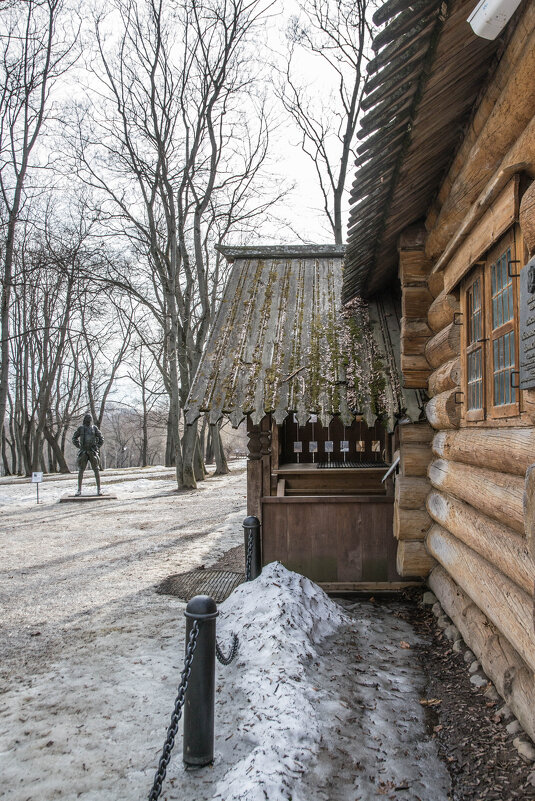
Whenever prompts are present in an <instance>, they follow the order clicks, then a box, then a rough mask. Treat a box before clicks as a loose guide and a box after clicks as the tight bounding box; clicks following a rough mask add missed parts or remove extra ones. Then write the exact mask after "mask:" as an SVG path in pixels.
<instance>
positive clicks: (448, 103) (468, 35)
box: [343, 0, 500, 301]
mask: <svg viewBox="0 0 535 801" xmlns="http://www.w3.org/2000/svg"><path fill="white" fill-rule="evenodd" d="M475 1H476V0H450V2H449V3H446V2H442V1H441V2H439V0H387V2H386V3H384V5H383V6H381V8H380V9H379V10H378V11H377V12H376V13H375V15H374V18H373V19H374V22H375V24H377V25H380V24H382V23H387V24H386V27H384V28H383V29H382V30H381V31H380V33H379V34H377V36H376V37H375V39H374V42H373V50H374V51H375V57H374V58H373V59H372V60H371V61H370V62H369V64H368V66H367V69H368V78H367V82H366V87H365V95H366V97H365V99H364V101H363V103H362V108H363V111H364V112H365V113H364V116H363V117H362V118H361V120H360V130H359V132H358V134H357V137H358V139H359V140H360V141H361V142H362V144H360V145H359V147H358V148H357V154H358V159H357V162H356V163H357V167H358V169H357V173H356V176H355V181H354V183H353V189H352V192H351V197H350V203H351V206H352V208H351V212H350V218H349V226H348V236H347V242H348V244H347V252H346V269H345V277H344V288H343V297H344V300H345V301H347V300H349V299H351V298H353V297H355V296H357V295H364V296H370V295H372V294H373V293H374V292H377V291H378V290H380V289H381V288H383V287H385V286H386V285H388V283H389V282H390V281H391V280H392V278H393V277H394V276H395V274H396V262H397V252H396V245H397V239H398V237H399V234H400V233H401V231H402V230H403V229H404V228H406V227H407V226H408V225H410V224H412V223H415V222H417V221H419V220H421V219H423V218H424V217H425V215H426V213H427V211H428V209H429V207H430V205H431V203H432V200H433V197H434V195H435V194H436V192H437V190H438V188H439V186H440V183H441V180H442V178H443V176H444V175H445V172H446V170H447V168H448V166H449V164H450V162H451V159H452V157H453V154H454V153H455V150H456V149H457V146H458V144H459V142H460V140H461V135H462V131H463V129H464V127H465V126H466V124H467V122H468V120H469V118H470V114H471V112H472V110H473V107H474V104H475V102H476V99H477V97H478V93H479V92H480V90H481V88H482V86H483V84H484V83H485V80H486V78H487V76H488V73H489V67H490V65H491V62H492V59H493V56H494V55H495V53H496V49H497V48H498V47H499V46H500V41H499V40H498V41H495V42H490V41H487V40H485V39H481V38H479V37H477V36H475V34H474V33H473V32H472V30H471V28H470V26H469V25H468V23H467V21H466V20H467V17H468V16H469V14H470V12H471V11H473V8H474V5H475Z"/></svg>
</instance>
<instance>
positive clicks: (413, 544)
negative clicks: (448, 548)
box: [396, 540, 436, 577]
mask: <svg viewBox="0 0 535 801" xmlns="http://www.w3.org/2000/svg"><path fill="white" fill-rule="evenodd" d="M435 565H436V560H435V559H433V557H432V556H430V555H429V554H428V553H427V549H426V547H425V545H424V543H423V542H420V541H418V540H417V541H413V540H401V541H400V542H398V552H397V557H396V567H397V571H398V573H399V575H400V576H422V577H425V576H428V575H429V573H430V572H431V570H432V569H433V567H434V566H435Z"/></svg>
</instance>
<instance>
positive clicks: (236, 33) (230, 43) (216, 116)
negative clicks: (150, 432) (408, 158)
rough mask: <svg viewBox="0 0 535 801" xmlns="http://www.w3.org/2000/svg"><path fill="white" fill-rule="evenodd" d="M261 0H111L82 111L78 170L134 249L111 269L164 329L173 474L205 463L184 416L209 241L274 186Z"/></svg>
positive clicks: (212, 291) (198, 473) (265, 199)
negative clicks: (259, 88) (259, 58)
mask: <svg viewBox="0 0 535 801" xmlns="http://www.w3.org/2000/svg"><path fill="white" fill-rule="evenodd" d="M269 5H270V3H269V0H268V2H267V3H264V4H263V3H262V2H261V0H231V2H228V0H186V2H182V3H180V4H178V3H177V4H175V3H168V4H167V5H166V6H165V7H164V4H163V2H162V0H150V2H148V3H140V2H137V0H115V2H114V16H113V21H114V25H115V26H116V29H117V27H120V34H119V36H118V42H117V37H114V42H112V44H111V45H110V44H108V42H107V40H106V35H105V34H106V25H107V24H108V22H107V20H106V19H105V18H103V17H100V18H98V19H97V24H96V40H97V45H98V62H97V61H96V62H95V63H94V64H93V69H94V75H95V76H96V77H97V78H98V80H99V81H100V90H99V94H98V97H94V100H93V105H92V107H91V109H89V110H84V113H83V115H81V116H80V117H79V118H78V123H77V125H78V127H77V140H76V163H77V166H78V170H79V174H80V176H81V177H82V179H83V180H84V181H85V182H86V183H87V184H89V185H91V187H93V188H94V189H96V190H98V191H100V192H101V193H102V197H103V198H105V199H106V200H105V202H104V205H105V208H106V210H107V213H108V224H109V226H110V231H111V230H115V231H117V232H119V233H120V234H121V235H122V236H124V235H125V234H126V236H127V238H128V249H129V251H130V254H131V259H130V263H131V264H133V263H134V262H135V270H133V269H131V268H130V267H128V266H126V267H125V269H124V270H122V271H120V270H119V271H117V270H115V272H114V273H113V275H111V276H110V279H111V280H112V281H113V283H114V285H115V286H117V287H119V288H121V289H122V290H124V291H125V292H127V293H128V294H129V295H130V297H131V298H133V299H134V300H135V301H136V302H138V303H139V304H141V305H143V306H144V307H145V309H147V310H148V311H149V312H150V314H151V315H152V316H153V319H154V321H155V323H156V324H157V325H158V326H159V328H160V330H161V332H162V339H163V350H162V358H161V360H160V361H159V365H160V367H161V370H162V378H163V380H164V384H165V387H166V390H167V391H168V393H169V420H170V426H169V439H170V442H171V443H172V448H173V452H174V461H175V463H176V473H177V482H178V485H179V486H189V487H194V486H196V480H197V479H198V478H201V477H202V476H203V470H202V465H201V464H200V461H199V459H196V453H198V452H199V451H200V449H199V447H198V432H197V424H194V425H192V426H184V427H183V435H182V438H181V436H180V430H181V422H182V419H181V415H182V409H183V408H184V404H185V401H186V398H187V396H188V393H189V389H190V386H191V382H192V380H193V377H194V374H195V371H196V369H197V366H198V363H199V359H200V357H201V354H202V350H203V347H204V343H205V341H206V336H207V333H208V330H209V327H210V324H211V321H212V317H213V313H214V308H215V304H216V302H217V300H218V297H219V293H220V290H221V281H222V279H223V278H224V269H226V264H225V263H224V262H222V261H221V259H220V257H219V256H215V255H213V247H212V246H213V244H217V243H218V242H219V241H221V239H222V237H223V236H226V235H227V234H228V233H229V232H230V231H234V232H243V231H244V230H246V229H247V226H248V225H249V226H250V225H251V222H252V220H253V219H255V218H258V217H259V216H260V215H262V214H265V213H266V212H267V210H269V208H270V205H271V204H272V203H273V202H274V200H275V199H276V198H279V197H280V196H281V192H280V188H277V189H276V190H275V191H273V190H272V188H271V187H270V191H269V192H267V191H266V182H265V181H264V180H262V177H263V176H262V169H263V166H264V164H265V161H266V158H267V154H268V141H269V124H268V120H267V117H266V113H265V107H264V103H263V101H262V98H257V97H256V94H255V88H254V87H255V75H254V71H253V70H252V68H251V63H250V57H251V51H250V49H249V46H248V42H249V40H250V38H251V36H252V35H253V32H254V30H255V28H256V26H257V24H258V22H259V20H260V19H261V18H262V15H263V14H264V13H265V11H266V9H267V8H268V7H269ZM118 21H120V26H119V25H118ZM245 103H247V109H245V108H244V104H245ZM251 120H253V122H251ZM114 226H115V229H114ZM196 464H197V470H196V467H195V465H196Z"/></svg>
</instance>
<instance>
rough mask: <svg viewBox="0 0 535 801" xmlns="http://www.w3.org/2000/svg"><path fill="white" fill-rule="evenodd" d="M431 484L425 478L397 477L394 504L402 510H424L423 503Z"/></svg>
mask: <svg viewBox="0 0 535 801" xmlns="http://www.w3.org/2000/svg"><path fill="white" fill-rule="evenodd" d="M430 489H431V484H430V483H429V480H428V479H427V478H421V477H418V476H397V477H396V486H395V490H394V498H395V502H396V503H397V504H398V506H400V507H401V508H402V509H425V501H426V498H427V495H428V493H429V490H430Z"/></svg>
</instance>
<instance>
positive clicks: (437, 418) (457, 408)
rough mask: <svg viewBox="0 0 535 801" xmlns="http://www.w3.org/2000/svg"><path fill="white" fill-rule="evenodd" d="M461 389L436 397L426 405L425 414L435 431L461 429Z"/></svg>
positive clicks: (448, 391)
mask: <svg viewBox="0 0 535 801" xmlns="http://www.w3.org/2000/svg"><path fill="white" fill-rule="evenodd" d="M459 391H460V387H453V389H447V390H446V391H445V392H441V393H440V394H439V395H435V396H434V397H433V398H431V400H430V401H429V402H428V403H427V404H426V407H425V414H426V416H427V419H428V420H429V422H430V424H431V425H432V426H433V428H435V429H450V428H459V423H460V421H461V404H460V403H459V397H460V396H459V394H458V393H459Z"/></svg>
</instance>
